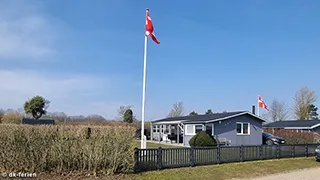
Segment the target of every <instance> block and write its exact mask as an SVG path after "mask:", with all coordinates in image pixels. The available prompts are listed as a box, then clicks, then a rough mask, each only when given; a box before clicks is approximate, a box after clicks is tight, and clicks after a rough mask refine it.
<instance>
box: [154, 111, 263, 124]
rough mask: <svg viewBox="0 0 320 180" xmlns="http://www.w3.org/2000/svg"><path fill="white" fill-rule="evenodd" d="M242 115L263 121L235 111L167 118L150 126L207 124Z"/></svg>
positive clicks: (246, 112) (243, 112)
mask: <svg viewBox="0 0 320 180" xmlns="http://www.w3.org/2000/svg"><path fill="white" fill-rule="evenodd" d="M244 114H249V115H251V116H254V117H256V118H258V119H260V120H261V121H265V120H264V119H262V118H260V117H258V116H256V115H254V114H252V113H250V112H248V111H236V112H224V113H213V114H204V115H196V116H179V117H168V118H164V119H159V120H155V121H152V124H176V123H185V124H187V123H208V122H213V121H221V120H226V119H230V118H232V117H236V116H240V115H244Z"/></svg>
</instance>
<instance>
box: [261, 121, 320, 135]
mask: <svg viewBox="0 0 320 180" xmlns="http://www.w3.org/2000/svg"><path fill="white" fill-rule="evenodd" d="M263 129H269V130H273V131H274V130H280V129H286V130H293V131H298V132H320V120H292V121H276V122H272V123H268V124H265V125H263Z"/></svg>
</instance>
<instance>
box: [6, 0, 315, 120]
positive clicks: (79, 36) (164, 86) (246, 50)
mask: <svg viewBox="0 0 320 180" xmlns="http://www.w3.org/2000/svg"><path fill="white" fill-rule="evenodd" d="M76 2H77V3H75V1H71V0H43V1H40V0H28V1H23V0H2V1H1V2H0V78H1V81H2V83H1V84H0V99H1V100H0V107H1V108H4V109H7V108H20V107H22V104H23V102H24V101H25V100H27V99H28V98H30V97H32V96H34V95H38V94H39V95H43V96H44V97H46V98H47V99H49V100H50V101H51V105H50V107H49V109H48V110H49V111H64V112H66V113H68V114H70V115H76V114H84V115H88V114H100V115H103V116H105V117H106V118H108V119H112V118H114V117H115V116H117V109H118V108H119V106H121V105H133V106H134V108H133V110H134V113H135V114H136V115H137V117H138V118H140V117H141V94H142V72H143V69H142V68H143V45H144V31H145V29H144V28H145V8H146V7H148V8H150V15H151V18H152V20H153V23H154V27H155V34H156V36H157V37H158V39H159V40H160V41H161V44H160V45H157V44H155V43H153V42H152V41H151V39H149V41H148V58H147V60H148V64H147V65H148V67H147V68H148V69H147V104H146V118H147V119H148V120H150V119H156V118H162V117H164V116H166V115H167V114H168V112H169V111H170V109H171V107H172V104H173V103H175V102H178V101H182V102H183V103H184V105H185V111H186V113H189V112H190V111H193V110H195V111H196V112H199V113H203V112H204V111H206V110H207V109H209V108H211V109H212V110H213V111H215V112H220V111H224V110H226V111H235V110H250V109H251V105H253V104H256V103H257V95H258V94H260V95H261V96H262V97H263V99H264V100H265V102H266V103H267V104H268V103H269V104H270V103H271V101H272V100H273V99H274V98H277V99H279V100H283V101H285V102H287V103H288V105H289V107H291V106H292V102H293V96H294V94H295V92H296V91H297V90H298V89H299V88H301V87H303V86H308V87H309V88H310V89H312V90H314V91H316V93H317V94H319V91H320V84H319V83H318V82H317V78H316V77H319V76H320V71H319V67H320V62H319V59H320V51H319V47H320V35H319V32H320V23H319V17H320V2H319V1H316V0H314V1H293V0H291V1H288V0H287V1H281V2H280V1H275V0H272V1H271V0H269V1H256V0H251V1H249V0H247V1H235V0H234V1H228V2H227V1H212V0H199V1H198V2H197V3H194V1H184V2H183V3H181V1H168V0H167V1H159V2H152V1H147V0H139V1H132V0H96V1H87V0H78V1H76ZM316 105H319V103H317V104H316ZM261 112H264V111H263V110H262V111H261Z"/></svg>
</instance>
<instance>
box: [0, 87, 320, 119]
mask: <svg viewBox="0 0 320 180" xmlns="http://www.w3.org/2000/svg"><path fill="white" fill-rule="evenodd" d="M293 100H294V103H293V107H292V108H291V113H290V108H289V107H288V105H287V103H286V102H284V101H281V100H278V99H276V98H275V99H273V101H272V102H271V104H270V106H269V112H268V113H265V114H263V115H262V116H263V117H264V118H266V119H269V120H270V121H281V120H288V119H289V118H290V117H293V118H294V119H296V120H319V114H318V107H316V105H315V103H316V101H317V96H316V93H315V91H312V90H310V89H309V88H308V87H303V88H301V89H299V90H298V91H297V92H296V93H295V95H294V98H293ZM49 105H50V101H49V100H47V99H45V98H43V97H41V96H35V97H33V98H31V99H30V100H28V101H26V102H25V103H24V105H23V109H21V108H20V109H18V110H13V109H7V110H2V109H0V123H1V122H3V123H20V121H21V118H23V117H26V118H34V119H39V118H41V117H42V118H46V119H54V120H55V121H56V122H57V123H70V122H71V123H73V122H80V123H81V122H88V123H99V122H105V121H106V119H105V118H104V117H103V116H101V115H97V114H92V115H88V116H83V115H77V116H69V115H67V114H66V113H64V112H48V111H47V108H48V107H49ZM132 108H133V106H132V105H129V106H120V107H119V109H118V117H116V118H115V119H116V120H118V121H124V122H126V123H133V122H137V119H136V117H135V115H134V114H133V110H132ZM224 112H226V111H224ZM203 114H213V111H212V109H208V110H207V111H205V112H204V113H203ZM184 115H186V114H185V109H184V105H183V102H176V103H174V104H173V107H172V109H171V110H170V112H169V114H168V115H167V117H177V116H184ZM188 115H189V116H195V115H198V113H197V112H195V111H192V112H190V113H188Z"/></svg>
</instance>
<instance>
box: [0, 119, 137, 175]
mask: <svg viewBox="0 0 320 180" xmlns="http://www.w3.org/2000/svg"><path fill="white" fill-rule="evenodd" d="M134 135H135V128H133V127H108V126H102V127H98V126H91V127H89V126H30V125H13V124H12V125H6V124H2V125H0V144H1V148H0V168H1V170H2V171H6V172H21V171H24V172H50V173H60V174H65V173H70V172H83V173H104V174H110V173H120V172H127V171H131V170H132V168H133V164H134V162H133V159H134V158H133V154H134V147H135V137H134Z"/></svg>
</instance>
